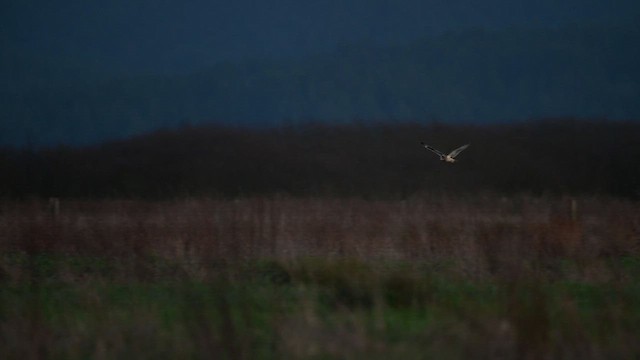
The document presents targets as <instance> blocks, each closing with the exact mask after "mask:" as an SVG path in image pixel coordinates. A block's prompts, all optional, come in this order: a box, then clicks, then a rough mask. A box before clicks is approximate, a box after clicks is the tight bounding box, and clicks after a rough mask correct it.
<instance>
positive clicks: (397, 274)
mask: <svg viewBox="0 0 640 360" xmlns="http://www.w3.org/2000/svg"><path fill="white" fill-rule="evenodd" d="M638 338H640V204H638V203H637V202H630V201H625V200H619V199H613V198H588V197H581V198H569V197H566V198H564V197H528V196H512V197H501V196H497V195H478V196H474V197H468V198H454V197H447V196H444V195H442V196H427V195H420V196H414V197H411V198H408V199H406V200H363V199H358V198H310V197H305V198H294V197H286V196H270V197H255V198H240V199H236V200H217V199H189V200H176V201H164V202H145V201H117V200H100V201H98V200H91V201H80V200H74V201H72V200H64V199H63V200H61V202H60V207H59V211H58V210H57V209H56V207H55V206H51V205H50V204H49V203H48V202H46V201H37V200H33V201H20V202H12V201H4V202H2V203H0V353H2V354H5V356H3V358H7V359H9V358H43V357H44V358H60V359H70V358H154V359H157V358H172V359H173V358H230V359H238V358H244V359H253V358H278V359H279V358H362V357H363V356H367V357H370V358H380V359H387V358H439V359H459V358H491V359H493V358H505V359H511V358H522V359H538V358H570V359H571V358H575V359H609V358H622V359H624V358H629V359H631V358H637V357H638V356H640V343H638V341H637V339H638Z"/></svg>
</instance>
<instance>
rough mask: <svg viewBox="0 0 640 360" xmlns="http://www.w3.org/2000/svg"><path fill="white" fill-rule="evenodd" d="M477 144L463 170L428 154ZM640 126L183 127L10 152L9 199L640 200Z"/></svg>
mask: <svg viewBox="0 0 640 360" xmlns="http://www.w3.org/2000/svg"><path fill="white" fill-rule="evenodd" d="M421 141H425V142H427V143H429V144H431V145H433V146H434V147H436V148H439V149H443V150H450V149H453V148H455V147H457V146H459V145H462V144H464V143H470V144H471V147H470V148H469V150H467V151H465V152H464V153H463V154H462V155H461V156H460V158H459V162H458V163H456V164H453V165H449V164H443V163H441V162H440V161H439V160H438V158H437V157H436V156H434V155H433V154H431V153H429V152H428V151H426V150H425V149H424V148H422V147H421V146H420V142H421ZM638 144H640V124H638V123H637V122H610V121H583V120H580V121H578V120H573V119H547V120H540V121H527V122H521V123H516V124H508V125H447V124H442V123H431V124H428V125H419V124H391V123H380V124H377V125H364V124H358V123H352V124H349V125H319V124H318V125H303V126H282V127H278V128H271V129H255V128H241V127H221V126H198V127H195V126H194V127H192V126H185V127H183V128H181V129H177V130H160V131H156V132H153V133H149V134H146V135H142V136H137V137H133V138H129V139H126V140H122V141H116V142H108V143H104V144H101V145H96V146H91V147H77V148H74V147H56V148H43V149H31V150H30V149H26V150H16V149H9V148H6V149H4V150H2V151H1V152H0V172H1V173H2V174H3V176H2V177H1V178H0V193H1V194H2V196H4V197H7V198H25V197H32V196H35V197H45V198H46V197H74V198H94V197H95V198H123V197H127V198H145V199H167V198H178V197H196V196H210V197H237V196H257V195H269V194H288V195H295V196H361V197H366V198H377V197H383V198H388V197H392V198H397V197H401V198H402V197H407V196H411V195H414V194H419V193H446V192H455V193H458V194H474V193H478V192H489V193H503V194H518V193H523V194H531V195H543V194H562V195H565V194H573V195H613V196H620V197H628V198H638V196H640V166H638V159H639V158H640V147H639V146H638Z"/></svg>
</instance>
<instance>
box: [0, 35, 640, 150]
mask: <svg viewBox="0 0 640 360" xmlns="http://www.w3.org/2000/svg"><path fill="white" fill-rule="evenodd" d="M637 44H640V28H638V27H632V26H627V27H599V26H593V27H572V28H562V29H538V30H522V29H513V30H509V31H505V30H502V31H485V30H480V29H478V30H469V31H464V32H455V33H449V34H446V35H443V36H439V37H437V38H429V39H424V40H423V41H419V42H414V43H412V44H411V45H408V46H399V47H393V48H392V47H385V48H371V47H358V46H343V47H342V48H340V49H338V50H336V51H335V52H333V53H328V54H324V55H318V56H314V57H308V58H305V59H301V60H295V61H264V62H260V61H256V62H252V63H229V64H218V65H216V66H213V67H211V68H209V69H207V70H204V71H201V72H198V73H195V74H192V75H189V76H175V77H160V76H156V77H151V76H146V77H145V76H141V77H137V78H124V79H114V80H109V81H104V80H102V81H96V82H86V81H85V82H80V83H77V82H76V83H70V84H67V85H65V86H62V87H57V88H54V89H51V88H46V87H39V88H37V89H36V90H31V91H26V92H25V91H9V90H6V89H5V90H3V94H2V97H1V98H0V118H1V123H0V126H1V128H0V129H1V133H0V144H14V145H24V144H25V141H27V140H28V141H30V142H32V143H35V144H52V143H67V144H87V143H93V142H97V141H101V140H104V139H113V138H121V137H126V136H130V135H133V134H138V133H142V132H147V131H150V130H153V129H157V128H161V127H164V128H171V127H175V126H180V125H184V124H192V125H193V124H205V123H218V124H230V123H233V124H240V125H250V126H255V125H258V126H265V125H266V126H270V125H277V124H282V123H289V124H291V123H293V124H295V123H301V122H308V121H329V122H338V123H340V122H349V121H352V120H363V121H364V120H385V121H390V120H398V121H406V120H411V121H429V120H439V121H444V122H492V121H509V120H516V119H528V118H541V117H560V116H571V117H578V118H609V119H640V101H638V99H640V68H639V67H638V66H637V63H638V59H640V47H639V46H637Z"/></svg>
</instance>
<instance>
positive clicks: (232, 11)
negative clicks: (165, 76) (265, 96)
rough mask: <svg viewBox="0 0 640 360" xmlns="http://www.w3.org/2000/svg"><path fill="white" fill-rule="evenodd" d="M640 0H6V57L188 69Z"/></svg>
mask: <svg viewBox="0 0 640 360" xmlns="http://www.w3.org/2000/svg"><path fill="white" fill-rule="evenodd" d="M639 4H640V1H637V0H568V1H562V0H529V1H515V0H484V1H476V0H428V1H420V0H326V1H299V0H277V1H256V0H234V1H206V0H164V1H163V0H110V1H100V2H98V1H86V0H67V1H64V0H61V1H42V0H9V1H8V2H7V1H4V2H3V5H0V6H1V7H2V8H1V11H2V12H1V18H0V23H2V25H1V26H2V27H1V31H2V34H1V35H2V46H3V47H4V48H5V49H8V50H9V51H3V53H4V55H3V56H4V57H5V58H6V57H12V56H16V57H27V58H30V57H37V58H40V59H44V60H43V61H52V62H58V63H65V64H81V65H82V66H89V67H93V68H96V69H99V70H106V71H114V70H115V71H127V72H137V71H151V72H158V71H166V72H175V71H190V70H194V69H196V68H200V67H206V66H209V65H211V64H213V63H216V62H220V61H228V60H231V61H234V60H239V59H247V58H267V57H268V58H283V57H284V58H286V57H299V56H305V55H308V54H310V53H317V52H324V51H331V50H333V49H334V48H336V47H337V46H340V45H341V44H351V43H366V44H384V45H389V44H397V43H403V42H409V41H412V40H415V39H418V38H422V37H425V36H431V35H437V34H440V33H442V32H446V31H451V30H460V29H466V28H472V27H479V28H498V29H499V28H506V27H510V26H518V27H531V26H536V27H549V26H562V25H566V24H573V23H588V22H591V23H619V22H631V21H633V20H634V19H639V18H640V17H639V14H640V10H639V9H640V5H639Z"/></svg>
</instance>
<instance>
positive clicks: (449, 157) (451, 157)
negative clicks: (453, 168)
mask: <svg viewBox="0 0 640 360" xmlns="http://www.w3.org/2000/svg"><path fill="white" fill-rule="evenodd" d="M420 144H422V146H424V147H425V148H426V149H428V150H431V151H433V152H434V153H436V155H438V156H440V160H441V161H444V162H448V163H454V162H456V156H458V154H460V153H461V152H462V151H463V150H464V149H466V148H468V147H469V144H466V145H462V146H460V147H459V148H457V149H455V150H453V151H451V152H450V153H448V154H444V153H443V152H441V151H439V150H436V149H434V148H432V147H431V146H429V145H427V144H425V143H423V142H421V143H420Z"/></svg>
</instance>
